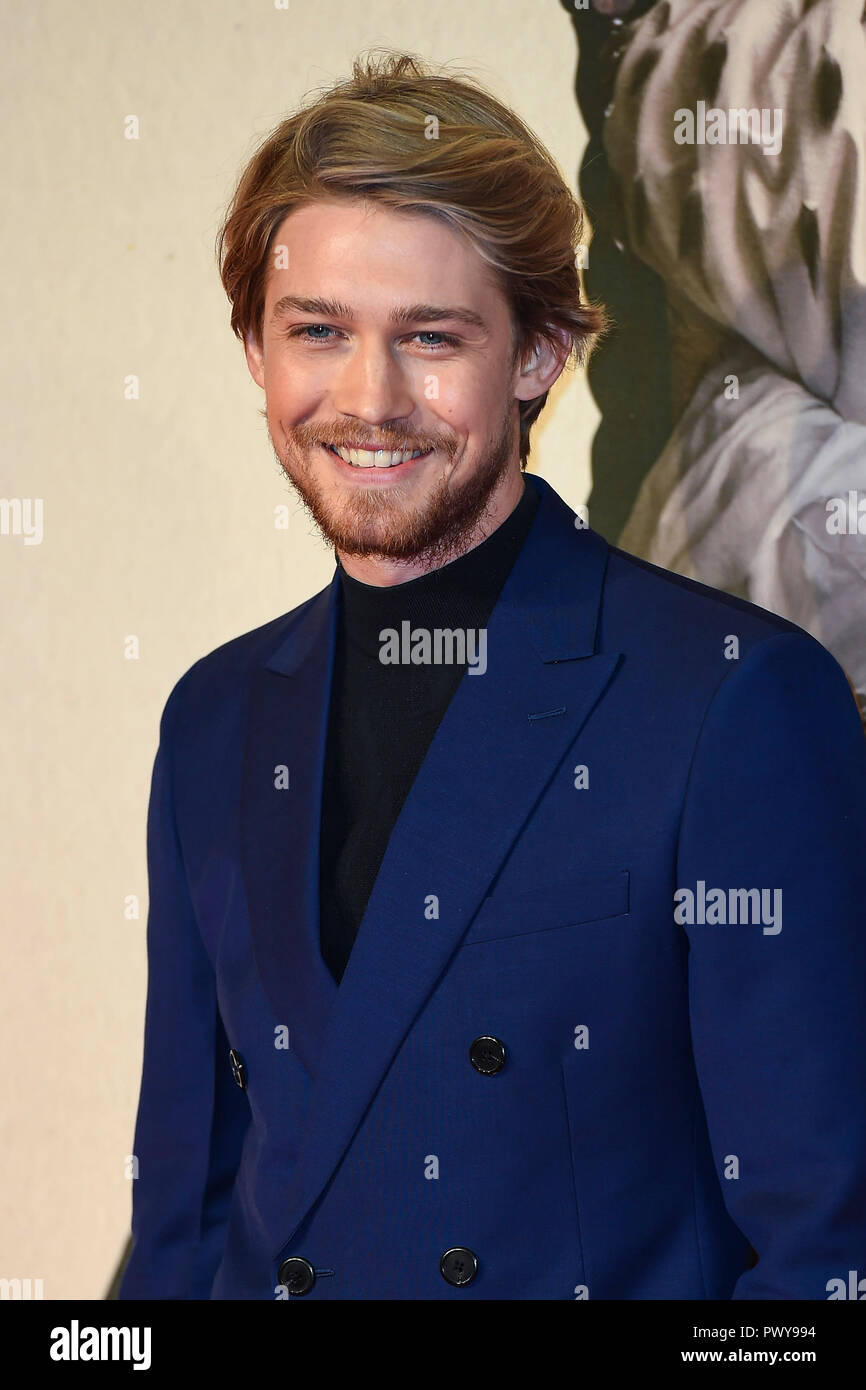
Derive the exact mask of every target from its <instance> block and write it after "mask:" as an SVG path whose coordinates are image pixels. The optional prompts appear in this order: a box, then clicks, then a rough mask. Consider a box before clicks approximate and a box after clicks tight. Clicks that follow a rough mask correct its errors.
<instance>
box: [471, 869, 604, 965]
mask: <svg viewBox="0 0 866 1390" xmlns="http://www.w3.org/2000/svg"><path fill="white" fill-rule="evenodd" d="M628 910H629V874H628V869H620V868H613V869H604V870H599V871H598V872H596V873H592V874H581V875H580V876H578V877H575V878H570V879H567V880H564V881H563V882H561V883H553V884H552V883H545V882H539V883H538V885H537V886H536V887H534V888H527V889H526V890H523V889H521V890H520V891H519V892H516V893H509V892H506V891H505V890H503V889H502V888H498V889H497V890H496V892H495V893H492V894H490V895H489V896H488V897H487V898H485V899H484V902H483V903H482V904H481V907H480V908H479V909H478V912H477V913H476V915H475V918H474V919H473V922H472V925H471V926H470V927H469V930H468V931H467V933H466V935H465V936H464V937H463V940H462V943H461V944H462V945H464V946H474V945H476V944H479V943H480V942H483V941H500V940H502V939H503V938H505V937H511V936H527V935H529V934H532V935H536V934H537V933H542V932H547V931H557V930H560V929H561V928H563V927H574V926H579V925H580V924H581V923H582V922H596V921H600V920H606V919H607V918H612V917H622V916H624V915H625V914H626V913H627V912H628Z"/></svg>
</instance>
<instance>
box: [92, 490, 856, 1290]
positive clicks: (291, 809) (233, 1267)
mask: <svg viewBox="0 0 866 1390" xmlns="http://www.w3.org/2000/svg"><path fill="white" fill-rule="evenodd" d="M525 477H526V486H529V487H534V488H536V489H537V490H538V492H539V493H540V505H539V508H538V511H537V513H536V516H535V518H534V520H533V523H532V526H531V529H530V531H529V534H528V536H527V538H526V540H525V542H524V544H523V546H522V548H521V550H520V552H519V554H518V556H517V559H516V561H515V563H514V566H513V568H512V570H511V572H510V573H509V576H508V578H507V580H506V582H505V585H504V587H503V589H502V591H501V593H500V596H499V599H498V601H497V603H496V605H495V608H494V609H493V612H492V614H491V617H490V620H489V623H488V627H487V665H486V670H485V671H484V673H483V674H480V673H479V674H477V675H475V676H472V675H470V674H469V673H468V671H467V672H465V673H464V675H463V677H462V678H461V681H460V683H459V685H458V687H457V689H456V693H455V694H454V696H453V698H452V700H451V702H450V704H449V705H448V708H447V710H446V712H445V715H444V717H443V719H442V722H441V724H440V725H439V727H438V729H437V731H436V734H435V736H434V738H433V741H432V743H431V745H430V747H429V750H428V752H427V754H426V757H425V758H424V761H423V763H422V765H421V767H420V770H419V772H418V775H417V777H416V779H415V781H414V783H413V785H412V787H411V790H410V792H409V794H408V797H407V799H406V801H405V803H404V805H403V807H402V810H401V813H400V815H399V818H398V820H397V822H396V824H395V826H394V829H393V833H392V834H391V837H390V840H389V842H388V846H387V850H386V853H385V856H384V859H383V861H382V864H381V867H380V870H379V873H378V877H377V878H376V881H375V885H374V888H373V891H372V894H371V897H370V899H369V902H368V905H367V908H366V911H365V913H364V915H363V918H362V920H361V923H360V927H359V930H358V935H357V939H356V941H355V944H354V948H353V950H352V953H351V956H350V958H349V961H348V965H347V968H346V971H345V974H344V975H343V978H342V981H341V983H340V985H339V987H338V986H337V985H336V984H335V982H334V979H333V978H332V976H331V974H330V973H329V971H328V969H327V968H326V966H325V963H324V961H323V959H322V955H321V951H320V944H319V920H318V851H319V832H320V818H321V796H322V769H323V762H324V753H325V738H326V732H327V723H328V708H329V693H330V681H331V673H332V667H333V654H334V642H335V632H336V618H337V611H338V610H337V605H338V603H339V602H340V591H339V582H338V576H337V572H336V571H335V576H334V580H333V581H332V582H331V583H330V584H329V585H328V586H327V587H326V588H325V589H323V590H322V592H321V593H318V594H316V595H315V596H314V597H313V598H310V599H309V600H308V601H306V602H305V603H302V604H301V605H300V606H299V607H297V608H295V609H294V610H293V611H291V612H290V613H287V614H285V615H283V616H281V617H279V618H277V619H276V620H274V621H272V622H269V623H267V624H266V625H265V626H263V627H260V628H258V629H256V630H255V631H253V632H249V633H247V634H245V635H243V636H241V637H238V638H236V639H234V640H232V641H230V642H227V643H226V644H225V645H223V646H221V647H219V648H218V649H217V650H215V651H213V652H211V653H210V654H208V655H207V656H205V657H203V658H202V659H201V660H199V661H197V662H196V663H195V664H194V665H193V666H192V667H191V668H190V669H189V670H188V671H187V672H186V673H185V674H184V675H183V676H182V677H181V678H180V680H179V681H178V682H177V684H176V685H175V686H174V688H173V690H172V691H171V694H170V696H169V698H168V700H167V703H166V705H165V708H164V711H163V714H162V719H161V723H160V736H159V748H158V751H157V754H156V759H155V764H154V769H153V781H152V789H151V800H150V809H149V815H148V866H149V879H150V900H149V912H148V923H147V952H148V971H149V975H148V988H147V1005H146V1018H145V1028H144V1056H143V1070H142V1079H141V1090H140V1098H139V1104H138V1115H137V1122H136V1130H135V1139H134V1151H135V1157H136V1160H137V1176H136V1177H135V1179H134V1182H133V1185H132V1190H133V1235H134V1243H133V1249H132V1253H131V1257H130V1260H129V1262H128V1265H127V1268H126V1270H125V1273H124V1276H123V1279H122V1283H121V1287H120V1297H121V1298H122V1299H133V1298H144V1299H208V1298H210V1299H284V1300H285V1301H286V1302H288V1303H291V1304H293V1305H294V1306H305V1305H306V1304H309V1303H311V1302H313V1301H315V1300H317V1299H418V1300H423V1299H454V1300H459V1299H476V1298H478V1299H568V1300H572V1299H578V1300H581V1299H585V1298H589V1299H698V1300H699V1299H770V1298H783V1299H826V1298H827V1297H828V1296H830V1295H829V1290H830V1287H831V1282H830V1281H832V1280H835V1279H843V1280H846V1279H848V1276H849V1271H850V1270H851V1269H856V1270H859V1272H860V1274H861V1275H866V1268H864V1261H866V1105H864V1096H866V1004H864V980H866V852H864V850H866V741H864V738H863V732H862V727H861V724H860V720H859V717H858V713H857V709H856V706H855V702H854V699H853V696H852V693H851V690H850V688H849V685H848V683H847V681H846V678H845V676H844V674H843V672H842V670H841V669H840V667H839V666H838V664H837V663H836V661H835V660H834V658H833V657H832V656H831V655H830V654H829V653H828V652H827V651H826V650H825V648H824V647H823V646H822V645H821V644H820V643H819V642H818V641H816V640H815V639H814V638H813V637H811V636H809V635H808V634H807V633H805V632H804V631H803V630H801V629H800V628H798V627H797V626H795V625H794V624H792V623H790V622H787V621H785V620H783V619H782V618H780V617H778V616H775V615H773V614H771V613H769V612H767V611H765V610H763V609H761V608H758V607H756V606H754V605H752V604H750V603H747V602H745V601H743V600H740V599H738V598H734V597H731V596H728V595H726V594H723V593H720V592H717V591H715V590H713V589H710V588H707V587H705V586H702V585H701V584H698V583H696V582H693V581H690V580H687V579H684V578H681V577H679V576H677V575H674V574H672V573H669V572H667V571H664V570H661V569H659V568H657V567H654V566H653V565H650V564H647V563H645V562H642V561H639V560H638V559H636V558H634V557H632V556H629V555H627V554H626V553H624V552H623V551H622V550H619V549H617V548H616V547H614V546H611V545H609V544H608V543H607V542H606V541H605V540H604V539H603V538H602V537H601V536H600V535H598V534H597V533H596V532H595V531H593V530H592V529H591V528H588V527H585V526H582V525H580V523H579V521H578V520H576V518H575V516H574V513H573V512H572V510H571V509H570V508H569V507H568V506H567V505H566V503H565V502H564V501H563V500H562V499H561V498H560V497H559V496H558V494H557V493H556V492H555V491H554V489H553V488H552V487H551V486H550V485H549V484H548V483H546V482H545V481H544V480H543V479H541V478H540V477H537V476H533V475H530V474H527V475H525Z"/></svg>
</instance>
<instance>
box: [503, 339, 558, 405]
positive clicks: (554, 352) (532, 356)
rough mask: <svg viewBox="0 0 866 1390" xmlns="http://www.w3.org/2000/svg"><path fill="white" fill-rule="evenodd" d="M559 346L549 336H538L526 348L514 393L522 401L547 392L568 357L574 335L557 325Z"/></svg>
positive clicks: (518, 366)
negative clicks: (549, 340) (547, 337)
mask: <svg viewBox="0 0 866 1390" xmlns="http://www.w3.org/2000/svg"><path fill="white" fill-rule="evenodd" d="M552 332H553V333H554V335H555V337H556V339H557V343H556V346H555V347H554V345H553V344H552V343H549V342H548V341H547V339H546V338H535V339H534V340H533V341H532V342H531V343H530V344H529V345H528V347H527V348H526V349H525V350H524V352H523V354H522V355H521V358H520V360H519V361H518V363H517V365H516V367H515V375H514V394H515V396H516V398H517V400H519V401H532V400H535V397H536V396H543V395H544V393H545V392H546V391H549V390H550V388H551V386H552V385H553V383H554V382H555V381H556V380H557V378H558V377H559V375H560V373H561V372H562V369H563V367H564V366H565V364H566V362H567V361H568V354H569V352H570V351H571V346H572V344H571V337H570V336H569V334H568V333H567V332H566V331H565V329H564V328H554V329H553V330H552Z"/></svg>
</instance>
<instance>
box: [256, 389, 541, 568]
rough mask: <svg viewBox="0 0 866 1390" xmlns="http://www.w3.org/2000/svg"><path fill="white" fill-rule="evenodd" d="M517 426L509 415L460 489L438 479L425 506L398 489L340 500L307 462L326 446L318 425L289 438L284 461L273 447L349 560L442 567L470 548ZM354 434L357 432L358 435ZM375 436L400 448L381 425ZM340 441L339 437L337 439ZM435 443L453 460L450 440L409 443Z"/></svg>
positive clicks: (353, 491) (329, 538)
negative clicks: (375, 559)
mask: <svg viewBox="0 0 866 1390" xmlns="http://www.w3.org/2000/svg"><path fill="white" fill-rule="evenodd" d="M518 428H519V427H518V425H517V423H516V422H515V421H514V420H513V418H512V415H511V412H510V410H507V411H506V413H505V415H504V417H503V420H502V422H501V424H500V428H499V432H498V434H497V435H496V437H495V438H494V439H493V440H491V441H489V442H488V444H487V445H486V447H485V450H484V453H483V455H482V458H481V461H480V462H479V463H478V464H477V466H476V467H475V468H474V469H473V470H472V472H471V473H470V474H469V476H468V477H466V478H463V479H462V480H461V482H460V483H459V485H456V486H455V485H453V483H452V481H451V479H450V478H449V477H447V476H446V475H445V474H443V475H442V477H440V478H439V479H437V481H436V483H435V484H434V486H433V487H432V489H431V490H430V492H429V494H428V495H427V496H426V497H425V498H424V500H423V501H422V502H420V503H414V504H413V503H412V502H411V501H410V500H409V496H410V494H409V493H407V490H406V489H404V488H402V487H400V485H399V484H398V485H397V486H396V487H388V488H382V489H379V488H375V487H370V488H366V489H365V488H360V487H357V488H349V487H347V488H346V489H345V490H344V492H343V495H342V496H341V497H340V499H339V501H337V502H336V503H335V502H334V500H333V497H332V495H329V490H328V489H326V487H325V486H324V485H323V482H322V479H321V476H320V475H319V474H318V471H317V469H316V468H315V466H313V467H309V465H308V462H307V460H308V457H309V456H310V455H311V454H314V453H315V452H318V446H319V444H320V443H322V442H324V435H323V432H322V428H321V427H315V428H313V427H309V426H299V427H298V429H296V430H293V431H291V434H290V436H289V438H288V439H287V441H286V448H285V454H284V456H281V455H280V453H279V451H278V450H277V447H276V445H274V444H273V437H272V439H271V443H272V445H273V448H274V453H275V455H276V458H277V461H278V463H279V465H280V467H281V468H282V470H283V472H284V474H285V476H286V477H287V478H288V480H289V482H290V483H291V485H292V487H293V488H294V489H295V492H296V493H297V495H298V497H299V498H300V500H301V502H302V504H303V506H304V508H305V509H306V511H307V512H308V514H309V515H310V517H311V518H312V520H313V521H314V523H315V525H316V526H317V528H318V530H319V532H320V533H321V535H322V537H323V538H324V540H325V541H326V542H327V543H328V544H329V545H331V546H333V547H334V548H335V550H338V551H340V552H342V553H344V554H346V555H357V556H376V557H382V558H384V559H389V560H413V561H416V562H419V561H420V562H422V563H426V564H430V565H431V566H439V565H443V564H447V563H448V561H449V560H451V559H453V558H455V557H456V556H457V555H460V554H462V553H463V552H464V551H465V550H467V549H470V548H471V547H472V545H474V544H475V543H476V537H477V536H478V535H479V533H480V532H481V530H482V527H483V523H484V521H485V518H486V517H487V516H488V514H489V510H490V503H491V497H492V494H493V492H494V491H495V489H496V487H497V484H498V483H499V482H500V481H501V479H502V478H503V477H504V475H505V474H506V472H507V471H508V465H509V463H510V461H511V459H512V457H513V452H514V444H515V436H516V435H517V433H518ZM355 433H356V434H357V431H356V432H355ZM376 437H377V438H378V439H385V440H387V441H388V442H389V443H390V442H392V441H393V444H392V447H394V448H395V449H396V448H400V447H402V445H403V439H402V438H401V437H400V436H399V435H398V433H397V432H396V431H389V430H388V429H387V428H381V429H378V430H377V431H376ZM336 442H338V443H339V438H338V439H337V441H336ZM428 446H432V447H434V448H437V449H438V450H440V451H441V452H442V453H444V454H445V455H446V457H447V459H448V461H449V462H450V461H451V459H452V458H453V457H454V445H453V442H452V441H451V440H450V439H446V438H444V437H443V438H441V439H439V438H437V439H435V440H434V438H433V437H428V438H427V439H425V440H424V441H423V442H422V443H418V442H409V443H407V445H406V447H408V448H419V447H423V448H426V447H428Z"/></svg>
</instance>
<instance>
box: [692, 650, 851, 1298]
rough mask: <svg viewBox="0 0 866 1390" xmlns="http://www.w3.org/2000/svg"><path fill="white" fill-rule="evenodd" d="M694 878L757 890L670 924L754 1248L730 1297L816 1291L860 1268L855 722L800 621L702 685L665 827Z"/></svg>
mask: <svg viewBox="0 0 866 1390" xmlns="http://www.w3.org/2000/svg"><path fill="white" fill-rule="evenodd" d="M698 880H703V882H704V885H705V892H706V893H707V894H709V893H710V890H711V889H714V888H720V889H722V890H724V892H725V894H726V895H729V890H731V889H738V888H739V889H750V888H758V889H767V890H770V892H769V894H768V897H767V898H766V900H765V901H766V907H767V910H766V911H762V913H761V921H760V922H759V923H757V924H755V923H751V924H750V923H748V922H746V923H744V922H743V921H742V920H740V921H739V922H738V923H733V922H731V921H730V916H731V913H730V911H728V921H727V924H716V923H707V922H704V923H701V922H699V921H694V922H693V923H691V924H684V929H685V931H686V932H687V933H688V937H689V1010H690V1021H691V1031H692V1041H693V1048H694V1056H695V1062H696V1066H697V1072H698V1081H699V1085H700V1091H701V1095H702V1098H703V1104H704V1110H705V1113H706V1117H707V1124H708V1129H709V1135H710V1142H711V1145H712V1151H713V1157H714V1160H715V1164H716V1170H717V1173H718V1176H719V1181H720V1184H721V1188H722V1192H723V1196H724V1199H725V1203H726V1206H727V1209H728V1211H729V1213H730V1215H731V1216H732V1218H733V1219H734V1221H735V1222H736V1224H737V1225H738V1226H739V1228H740V1230H741V1231H742V1232H743V1234H744V1235H745V1236H746V1238H747V1239H748V1240H749V1241H750V1242H751V1244H752V1246H753V1247H754V1249H755V1251H756V1252H757V1255H758V1261H757V1264H756V1265H755V1266H754V1267H753V1268H751V1269H749V1270H747V1271H746V1272H745V1273H744V1274H742V1275H741V1276H740V1278H739V1279H738V1281H737V1283H736V1285H735V1287H734V1290H733V1293H732V1298H734V1299H773V1298H778V1299H826V1298H827V1297H828V1281H830V1280H831V1279H842V1280H844V1281H846V1282H847V1278H848V1272H849V1270H852V1269H855V1270H859V1271H860V1274H861V1275H862V1274H864V1273H866V1266H864V1260H866V1103H864V1102H866V740H864V737H863V730H862V726H861V723H860V719H859V717H858V713H857V707H856V704H855V702H854V699H853V698H852V694H851V690H850V687H849V685H848V683H847V681H846V678H845V676H844V674H843V672H842V670H841V668H840V667H839V665H838V664H837V663H836V661H835V659H834V658H833V657H832V656H831V655H830V653H829V652H827V651H826V650H825V648H824V647H823V646H821V644H820V643H818V642H817V641H815V640H814V639H813V638H812V637H810V636H808V634H806V633H803V632H799V631H795V632H782V633H779V634H776V635H775V636H773V637H771V638H769V639H766V640H764V641H763V642H761V643H759V644H758V645H757V646H756V647H755V648H754V649H753V650H752V651H751V653H750V654H749V655H748V656H747V657H745V658H744V659H743V660H742V662H740V663H737V666H736V668H735V669H732V670H731V671H730V672H729V673H728V675H727V676H726V677H725V678H724V679H723V680H722V682H721V684H720V686H719V687H718V689H717V691H716V695H715V697H714V699H713V701H712V703H711V705H710V708H709V710H708V712H707V715H706V717H705V720H704V725H703V728H702V730H701V734H700V737H699V739H698V743H697V747H696V750H695V754H694V758H693V762H692V768H691V772H690V776H689V782H688V785H687V789H686V795H685V800H684V805H683V813H682V820H681V826H680V835H679V846H678V862H677V888H678V889H680V888H688V889H691V890H692V891H693V892H694V891H697V884H698ZM775 890H779V892H778V894H777V895H776V896H775V898H774V892H775ZM680 901H682V900H680ZM774 902H775V904H776V905H777V906H778V909H779V911H778V914H777V920H776V921H773V920H772V918H773V916H774V907H773V904H774ZM706 915H707V916H709V915H710V914H709V913H707V914H706ZM738 915H739V916H740V917H742V914H741V913H739V914H738ZM677 920H680V919H679V918H678V919H677ZM734 1160H735V1161H734Z"/></svg>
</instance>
